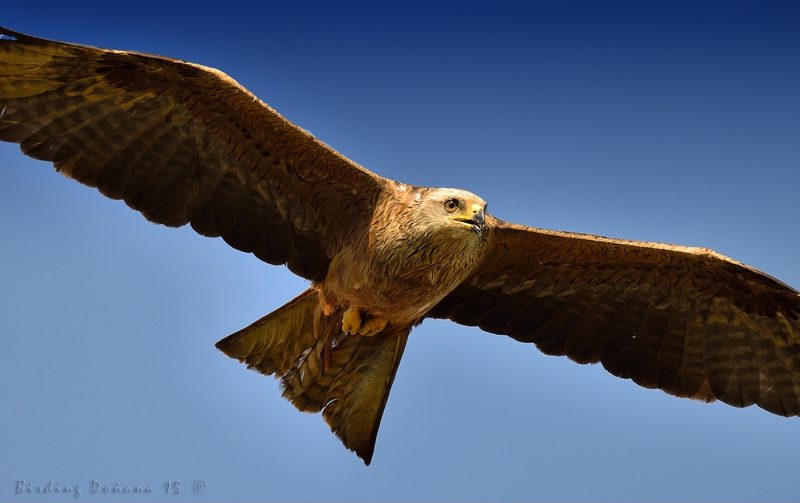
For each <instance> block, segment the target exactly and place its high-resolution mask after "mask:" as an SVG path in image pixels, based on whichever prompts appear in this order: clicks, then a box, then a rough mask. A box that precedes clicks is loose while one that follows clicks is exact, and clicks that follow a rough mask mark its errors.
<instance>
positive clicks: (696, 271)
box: [0, 29, 800, 463]
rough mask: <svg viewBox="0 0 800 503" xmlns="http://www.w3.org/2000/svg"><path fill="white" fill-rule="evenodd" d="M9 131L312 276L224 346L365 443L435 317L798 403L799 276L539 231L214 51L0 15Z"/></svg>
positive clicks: (164, 215) (734, 394) (1, 79)
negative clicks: (97, 44) (339, 142)
mask: <svg viewBox="0 0 800 503" xmlns="http://www.w3.org/2000/svg"><path fill="white" fill-rule="evenodd" d="M0 34H3V35H4V36H5V38H2V39H0V140H4V141H11V142H16V143H19V144H20V146H21V148H22V151H23V152H24V153H25V154H27V155H29V156H31V157H34V158H37V159H42V160H47V161H52V162H53V163H54V165H55V167H56V169H57V170H58V171H60V172H61V173H63V174H65V175H66V176H69V177H71V178H74V179H76V180H78V181H80V182H81V183H84V184H86V185H89V186H92V187H96V188H98V190H100V191H101V192H102V193H103V194H105V195H107V196H108V197H112V198H115V199H122V200H124V201H125V202H126V203H127V204H128V205H129V206H130V207H132V208H134V209H136V210H138V211H140V212H142V213H143V214H144V216H145V217H146V218H147V219H149V220H151V221H153V222H156V223H161V224H165V225H169V226H181V225H185V224H187V223H190V224H191V225H192V227H193V228H194V229H195V230H196V231H197V232H199V233H200V234H203V235H206V236H221V237H222V238H223V239H224V240H225V241H226V242H227V243H229V244H230V245H231V246H233V247H235V248H237V249H239V250H242V251H245V252H250V253H253V254H255V255H256V256H257V257H259V258H260V259H262V260H264V261H265V262H268V263H271V264H286V265H287V266H288V267H289V269H290V270H291V271H293V272H295V273H296V274H298V275H300V276H302V277H304V278H307V279H309V280H311V282H312V285H311V287H310V288H309V289H308V290H307V291H306V292H304V293H302V294H301V295H300V296H299V297H297V298H296V299H294V300H293V301H291V302H289V303H288V304H286V305H285V306H284V307H282V308H280V309H278V310H277V311H275V312H273V313H271V314H269V315H267V316H266V317H264V318H262V319H261V320H259V321H257V322H255V323H254V324H252V325H251V326H249V327H247V328H245V329H243V330H241V331H239V332H237V333H235V334H233V335H231V336H229V337H227V338H225V339H223V340H221V341H220V342H219V343H218V344H217V346H218V347H219V348H220V349H221V350H222V351H224V352H225V353H226V354H228V355H230V356H232V357H235V358H237V359H239V360H241V361H242V362H244V363H246V364H247V365H248V366H249V367H250V368H253V369H255V370H257V371H259V372H262V373H264V374H267V375H275V376H276V377H278V378H279V379H280V380H281V383H282V385H283V390H284V396H285V397H286V398H287V399H289V400H290V401H291V402H292V403H293V404H294V405H295V406H296V407H298V408H299V409H301V410H304V411H310V412H317V411H322V414H323V417H324V418H325V420H326V421H327V422H328V423H329V425H330V426H331V429H332V430H333V431H334V432H335V433H336V434H337V435H338V436H339V437H340V438H341V439H342V441H343V442H344V444H345V445H346V446H347V447H348V448H350V449H353V450H355V451H356V453H357V454H358V455H359V456H361V457H362V458H363V459H364V460H365V462H367V463H369V462H370V460H371V457H372V453H373V450H374V445H375V438H376V435H377V431H378V427H379V424H380V419H381V415H382V413H383V409H384V407H385V404H386V400H387V399H388V394H389V390H390V388H391V385H392V382H393V380H394V377H395V373H396V371H397V368H398V365H399V362H400V359H401V357H402V354H403V350H404V348H405V344H406V341H407V338H408V335H409V333H410V331H411V329H412V327H413V326H414V325H415V324H417V323H419V322H421V321H422V320H423V319H425V318H426V317H436V318H449V319H452V320H453V321H455V322H457V323H462V324H465V325H476V326H479V327H481V328H482V329H484V330H486V331H489V332H493V333H498V334H505V335H509V336H511V337H513V338H515V339H517V340H520V341H523V342H533V343H535V344H536V345H537V346H538V347H539V348H540V349H541V350H542V351H544V352H546V353H548V354H555V355H567V356H569V357H570V358H572V359H573V360H575V361H577V362H580V363H596V362H601V363H602V364H603V366H604V367H605V368H606V369H608V370H609V371H610V372H612V373H613V374H615V375H617V376H620V377H624V378H630V379H633V380H634V381H635V382H636V383H638V384H640V385H642V386H645V387H650V388H660V389H663V390H664V391H666V392H668V393H671V394H674V395H677V396H684V397H692V398H698V399H702V400H705V401H712V400H715V399H719V400H722V401H724V402H725V403H728V404H731V405H735V406H739V407H742V406H748V405H751V404H757V405H759V406H760V407H763V408H764V409H766V410H769V411H771V412H774V413H776V414H781V415H786V416H795V415H800V357H798V353H799V352H800V294H798V293H797V292H796V291H794V290H793V289H792V288H790V287H788V286H786V285H784V284H782V283H780V282H779V281H777V280H775V279H773V278H770V277H769V276H767V275H765V274H763V273H760V272H758V271H756V270H754V269H752V268H749V267H747V266H745V265H742V264H739V263H737V262H735V261H733V260H730V259H728V258H726V257H723V256H721V255H719V254H716V253H714V252H712V251H710V250H706V249H699V248H686V247H679V246H671V245H660V244H654V243H642V242H632V241H622V240H612V239H607V238H602V237H597V236H590V235H580V234H571V233H563V232H554V231H546V230H542V229H536V228H530V227H522V226H517V225H512V224H507V223H505V222H502V221H500V220H497V219H495V218H494V217H491V216H489V215H486V214H485V207H486V203H485V202H484V201H483V200H482V199H480V198H479V197H478V196H475V195H474V194H470V193H468V192H465V191H460V190H456V189H430V188H423V187H412V186H407V185H404V184H401V183H397V182H394V181H391V180H388V179H385V178H382V177H380V176H378V175H376V174H374V173H371V172H369V171H367V170H365V169H364V168H362V167H360V166H358V165H357V164H355V163H353V162H352V161H350V160H348V159H346V158H344V157H343V156H341V155H340V154H338V153H337V152H335V151H333V150H332V149H331V148H329V147H327V146H326V145H324V144H323V143H321V142H319V141H317V140H316V139H315V138H314V137H312V136H311V135H310V134H308V133H307V132H305V131H303V130H302V129H300V128H298V127H296V126H294V125H293V124H291V123H290V122H288V121H287V120H286V119H284V118H283V117H281V116H280V115H279V114H278V113H277V112H275V111H274V110H272V109H271V108H269V107H268V106H267V105H265V104H264V103H262V102H261V101H259V100H258V99H257V98H256V97H254V96H253V95H252V94H250V93H249V92H247V91H246V90H245V89H244V88H242V87H241V86H239V85H238V84H237V83H236V82H234V81H233V80H231V79H230V78H229V77H227V76H226V75H224V74H222V73H221V72H219V71H217V70H213V69H210V68H206V67H202V66H199V65H194V64H191V63H186V62H182V61H177V60H172V59H169V58H164V57H160V56H153V55H146V54H140V53H133V52H124V51H109V50H103V49H96V48H92V47H87V46H81V45H73V44H64V43H58V42H51V41H47V40H42V39H38V38H34V37H29V36H27V35H23V34H20V33H15V32H12V31H9V30H5V29H0Z"/></svg>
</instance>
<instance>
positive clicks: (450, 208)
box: [444, 199, 458, 213]
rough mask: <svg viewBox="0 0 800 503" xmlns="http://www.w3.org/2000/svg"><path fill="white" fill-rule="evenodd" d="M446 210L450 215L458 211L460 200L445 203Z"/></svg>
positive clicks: (450, 200) (449, 200)
mask: <svg viewBox="0 0 800 503" xmlns="http://www.w3.org/2000/svg"><path fill="white" fill-rule="evenodd" d="M444 209H446V210H447V212H448V213H452V212H454V211H456V210H457V209H458V199H448V200H447V201H445V202H444Z"/></svg>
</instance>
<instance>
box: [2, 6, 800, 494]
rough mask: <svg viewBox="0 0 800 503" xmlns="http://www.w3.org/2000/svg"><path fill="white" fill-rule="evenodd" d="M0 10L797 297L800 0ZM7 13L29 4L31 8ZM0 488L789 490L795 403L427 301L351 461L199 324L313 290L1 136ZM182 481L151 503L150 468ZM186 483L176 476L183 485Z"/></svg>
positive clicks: (394, 164) (529, 219) (540, 214)
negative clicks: (231, 85) (721, 397)
mask: <svg viewBox="0 0 800 503" xmlns="http://www.w3.org/2000/svg"><path fill="white" fill-rule="evenodd" d="M25 5H26V3H25V2H13V3H12V2H6V3H4V5H3V7H2V9H0V25H5V26H8V27H10V28H12V29H16V30H19V31H24V32H27V33H30V34H34V35H39V36H43V37H48V38H54V39H59V40H67V41H73V42H80V43H87V44H91V45H97V46H102V47H110V48H118V49H131V50H139V51H145V52H152V53H159V54H164V55H168V56H172V57H177V58H182V59H186V60H191V61H195V62H198V63H202V64H205V65H209V66H214V67H217V68H220V69H222V70H223V71H225V72H227V73H229V74H230V75H231V76H232V77H233V78H235V79H237V80H238V81H239V82H241V83H242V84H243V85H245V86H246V87H248V88H249V89H250V90H252V91H253V92H254V93H255V94H257V95H258V96H260V97H261V98H262V99H264V100H265V101H266V102H268V103H269V104H271V105H272V106H274V107H275V108H277V109H278V110H279V111H280V112H281V113H283V114H284V115H285V116H286V117H288V118H289V119H290V120H292V121H293V122H295V123H297V124H299V125H301V126H302V127H304V128H306V129H308V130H309V131H311V132H312V133H313V134H315V135H316V136H318V137H319V138H320V139H322V140H323V141H325V142H326V143H328V144H330V145H332V146H333V147H334V148H336V149H338V150H339V151H341V152H342V153H343V154H345V155H347V156H349V157H350V158H352V159H354V160H356V161H357V162H359V163H361V164H362V165H364V166H366V167H368V168H370V169H372V170H375V171H377V172H378V173H380V174H382V175H384V176H388V177H390V178H394V179H399V180H403V181H405V182H409V183H414V184H420V185H433V186H456V187H462V188H466V189H468V190H472V191H474V192H477V193H479V194H480V195H481V196H482V197H484V198H485V199H486V200H487V201H489V204H490V209H491V211H492V213H494V214H495V215H497V216H499V217H501V218H504V219H507V220H512V221H516V222H520V223H526V224H529V225H536V226H540V227H547V228H555V229H565V230H573V231H581V232H591V233H595V234H602V235H608V236H615V237H623V238H629V239H642V240H653V241H662V242H672V243H678V244H689V245H699V246H708V247H711V248H714V249H716V250H718V251H720V252H722V253H724V254H726V255H729V256H732V257H734V258H736V259H738V260H741V261H743V262H746V263H748V264H751V265H753V266H755V267H758V268H760V269H762V270H764V271H766V272H768V273H769V274H772V275H774V276H776V277H778V278H781V279H782V280H783V281H785V282H787V283H788V284H790V285H793V286H795V287H800V267H798V266H799V265H800V260H798V258H799V257H798V250H800V232H798V228H799V227H800V225H798V187H800V91H799V90H800V29H798V26H800V7H798V6H799V5H800V4H798V3H796V2H786V3H779V2H764V1H761V2H755V1H754V2H733V1H729V2H720V3H711V2H688V1H687V2H673V1H669V2H655V1H654V2H639V1H626V2H623V1H607V2H606V1H604V2H600V1H595V2H575V1H570V2H545V3H539V4H536V3H532V4H529V6H527V7H520V6H517V5H514V4H501V3H497V2H492V3H491V6H490V5H489V3H488V2H487V3H486V4H477V3H465V2H451V3H441V4H437V5H435V6H431V5H426V4H411V3H408V2H402V3H396V4H384V5H377V4H367V3H365V4H356V3H351V2H344V3H341V2H336V3H334V2H329V3H327V2H325V3H315V2H308V1H306V2H295V3H291V2H281V3H279V4H272V3H270V2H261V3H259V4H258V5H255V4H253V5H249V4H239V3H237V2H232V1H226V2H214V3H213V4H205V3H202V2H191V3H185V4H178V3H174V4H171V5H172V7H164V6H162V5H161V3H160V2H117V3H114V2H102V3H97V4H90V3H87V2H52V3H51V2H36V6H35V7H25ZM27 5H31V4H30V3H29V4H27ZM0 229H2V242H1V243H2V246H0V338H1V340H2V348H3V349H2V350H1V351H0V400H2V403H3V404H4V405H3V409H4V411H5V412H4V413H3V414H2V415H0V452H2V454H1V455H0V501H11V502H28V501H39V500H41V501H67V500H70V499H71V498H70V497H69V496H65V495H48V497H46V498H42V499H37V498H36V497H35V496H26V495H15V494H14V490H15V485H16V481H17V480H26V481H28V482H33V483H34V484H46V483H48V482H49V481H51V480H52V481H54V482H59V483H62V484H70V485H74V484H80V485H81V486H82V490H83V492H84V494H83V495H82V496H81V498H80V500H89V501H100V498H99V497H97V496H94V497H92V496H91V495H90V494H86V492H88V490H89V484H90V481H91V480H93V479H94V480H98V481H100V482H101V483H103V484H113V483H114V482H119V483H122V484H140V485H151V486H153V487H154V488H155V490H156V494H154V495H151V496H139V497H122V496H116V497H113V498H111V499H110V501H131V500H135V501H162V500H164V501H198V502H199V501H222V500H227V501H257V500H258V501H262V500H274V501H303V502H307V501H391V502H397V501H479V500H488V499H491V500H495V501H537V500H541V501H545V500H546V501H612V500H613V501H756V500H758V501H793V500H794V501H796V500H797V499H798V497H800V496H798V495H799V494H800V489H798V484H797V481H798V473H800V472H798V452H800V419H796V418H795V419H785V418H782V417H778V416H774V415H772V414H769V413H767V412H765V411H763V410H760V409H757V408H750V409H744V410H740V409H735V408H731V407H728V406H726V405H721V404H711V405H706V404H702V403H699V402H695V401H690V400H682V399H677V398H673V397H671V396H668V395H666V394H665V393H662V392H660V391H653V390H645V389H641V388H639V387H638V386H636V385H635V384H633V383H631V382H630V381H625V380H620V379H617V378H615V377H613V376H610V375H609V374H607V373H606V372H605V371H604V370H603V369H602V367H600V366H580V365H577V364H575V363H573V362H571V361H569V360H567V359H565V358H555V357H548V356H544V355H542V354H540V353H539V352H538V351H537V350H536V349H535V347H533V346H530V345H523V344H520V343H517V342H515V341H513V340H511V339H509V338H504V337H500V336H494V335H489V334H485V333H482V332H481V331H480V330H478V329H474V328H467V327H462V326H459V325H455V324H453V323H449V322H443V321H426V322H425V323H424V324H423V325H422V326H421V327H419V328H418V329H417V330H416V331H415V332H414V333H413V335H412V337H411V338H410V340H409V344H408V347H407V349H406V354H405V357H404V360H403V362H402V364H401V366H400V369H399V373H398V376H397V380H396V381H395V385H394V389H393V391H392V395H391V398H390V400H389V403H388V406H387V408H386V412H385V415H384V419H383V425H382V427H381V431H380V434H379V437H378V443H377V448H376V451H375V457H374V460H373V464H372V466H370V467H364V465H363V464H362V463H361V461H360V460H359V459H358V458H356V456H355V455H353V454H352V453H350V452H349V451H347V450H345V449H344V448H343V447H342V446H341V445H340V443H339V441H338V440H337V439H336V438H335V437H334V436H333V434H331V433H330V431H329V430H328V427H327V426H326V425H325V424H324V422H323V421H322V419H321V417H320V416H318V415H308V414H302V413H299V412H297V411H296V410H294V408H293V407H292V406H291V405H290V404H289V403H288V402H286V401H284V400H283V399H282V398H281V397H280V392H279V389H278V385H277V382H275V381H274V380H273V379H271V378H266V377H263V376H260V375H258V374H256V373H254V372H250V371H247V370H246V369H245V368H244V366H242V365H240V364H238V363H237V362H236V361H234V360H231V359H229V358H227V357H226V356H224V355H223V354H222V353H220V352H218V351H217V350H216V349H215V348H214V346H213V345H214V342H216V341H217V340H218V339H220V338H222V337H224V336H226V335H228V334H229V333H231V332H234V331H236V330H238V329H240V328H242V327H243V326H245V325H247V324H249V323H250V322H252V321H253V320H255V319H257V318H259V317H261V316H262V315H264V314H265V313H267V312H269V311H271V310H273V309H274V308H276V307H278V306H280V305H282V304H283V303H284V302H286V301H287V300H289V299H291V298H292V297H293V296H294V295H295V294H296V293H297V292H299V291H301V290H302V289H303V288H305V282H304V281H303V280H301V279H299V278H297V277H295V276H293V275H292V274H291V273H290V272H289V271H288V270H286V269H285V268H283V267H274V266H268V265H265V264H263V263H261V262H259V261H258V260H257V259H255V258H254V257H252V256H250V255H245V254H242V253H240V252H237V251H235V250H233V249H231V248H229V247H227V245H225V243H224V242H223V241H221V240H219V239H207V238H202V237H199V236H197V235H195V234H194V233H193V232H192V231H191V230H190V229H188V228H183V229H179V230H175V229H168V228H166V227H161V226H155V225H153V224H150V223H148V222H146V221H145V219H144V218H143V217H142V216H140V215H139V214H138V213H135V212H133V211H131V210H130V209H128V208H127V207H126V206H125V205H124V204H123V203H121V202H118V201H111V200H107V199H105V198H103V197H101V196H100V195H99V194H98V193H97V192H95V191H94V190H91V189H87V188H85V187H82V186H80V185H79V184H77V183H75V182H73V181H70V180H67V179H66V178H64V177H62V176H59V175H57V174H56V173H55V172H54V171H53V170H52V169H51V167H50V165H49V164H45V163H42V162H38V161H33V160H30V159H27V158H24V157H23V156H22V155H21V154H20V153H19V151H18V148H17V147H16V146H15V145H10V144H1V145H0ZM170 480H178V481H181V482H182V484H183V485H182V488H183V492H182V494H180V495H178V496H171V497H169V498H167V497H165V496H163V495H161V494H160V491H161V490H162V484H163V483H164V482H166V481H170ZM197 480H202V481H204V483H205V491H204V492H203V494H193V492H192V490H191V486H192V484H193V482H194V481H197Z"/></svg>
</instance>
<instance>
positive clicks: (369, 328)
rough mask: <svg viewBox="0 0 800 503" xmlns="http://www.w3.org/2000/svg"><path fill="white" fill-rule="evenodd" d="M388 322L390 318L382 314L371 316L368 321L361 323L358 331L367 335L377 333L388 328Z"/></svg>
mask: <svg viewBox="0 0 800 503" xmlns="http://www.w3.org/2000/svg"><path fill="white" fill-rule="evenodd" d="M388 322H389V320H387V319H386V318H384V317H382V316H370V317H369V318H367V321H365V322H363V323H361V329H359V331H358V333H359V334H361V335H366V336H370V335H375V334H377V333H379V332H381V331H382V330H383V329H384V328H386V324H387V323H388Z"/></svg>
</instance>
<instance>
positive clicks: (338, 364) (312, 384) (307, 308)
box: [217, 288, 410, 464]
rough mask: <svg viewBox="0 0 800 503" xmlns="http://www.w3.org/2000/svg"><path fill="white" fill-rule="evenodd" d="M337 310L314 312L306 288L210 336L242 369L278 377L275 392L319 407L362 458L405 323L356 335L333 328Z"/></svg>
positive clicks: (371, 441) (302, 405)
mask: <svg viewBox="0 0 800 503" xmlns="http://www.w3.org/2000/svg"><path fill="white" fill-rule="evenodd" d="M341 320H342V312H341V311H337V312H334V313H333V314H331V315H330V316H325V315H323V314H322V309H321V307H320V304H319V300H318V296H317V292H316V290H314V289H313V288H310V289H308V290H306V291H305V292H303V293H302V294H300V295H299V296H298V297H296V298H295V299H293V300H292V301H290V302H289V303H287V304H286V305H284V306H283V307H281V308H279V309H277V310H276V311H273V312H272V313H270V314H268V315H267V316H265V317H263V318H261V319H260V320H258V321H256V322H255V323H253V324H252V325H250V326H248V327H247V328H244V329H242V330H240V331H238V332H236V333H234V334H232V335H230V336H228V337H226V338H224V339H222V340H221V341H219V342H217V348H218V349H219V350H220V351H222V352H223V353H225V354H226V355H228V356H230V357H232V358H236V359H237V360H239V361H241V362H242V363H245V364H247V366H248V368H251V369H253V370H257V371H258V372H261V373H262V374H265V375H275V377H276V378H278V379H280V381H281V386H282V388H283V396H284V397H286V398H287V399H288V400H289V401H291V402H292V403H293V404H294V406H295V407H297V408H298V409H300V410H302V411H306V412H319V411H320V410H322V416H323V417H324V418H325V421H326V422H327V423H328V424H329V425H330V427H331V430H333V432H334V433H336V435H337V436H338V437H339V438H340V439H341V440H342V442H343V443H344V445H345V446H346V447H347V448H348V449H352V450H354V451H355V452H356V454H358V456H359V457H361V458H362V459H363V460H364V462H365V463H366V464H369V463H370V461H371V460H372V453H373V451H374V449H375V439H376V437H377V434H378V427H379V426H380V421H381V416H382V415H383V409H384V407H385V406H386V400H387V399H388V397H389V391H390V389H391V387H392V382H393V381H394V376H395V373H396V372H397V367H398V365H399V363H400V359H401V358H402V356H403V350H404V349H405V345H406V340H407V339H408V334H409V331H410V327H404V328H401V329H398V328H389V329H387V330H385V331H384V332H382V333H380V334H377V335H374V336H371V337H363V336H358V335H345V334H342V333H341Z"/></svg>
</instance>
